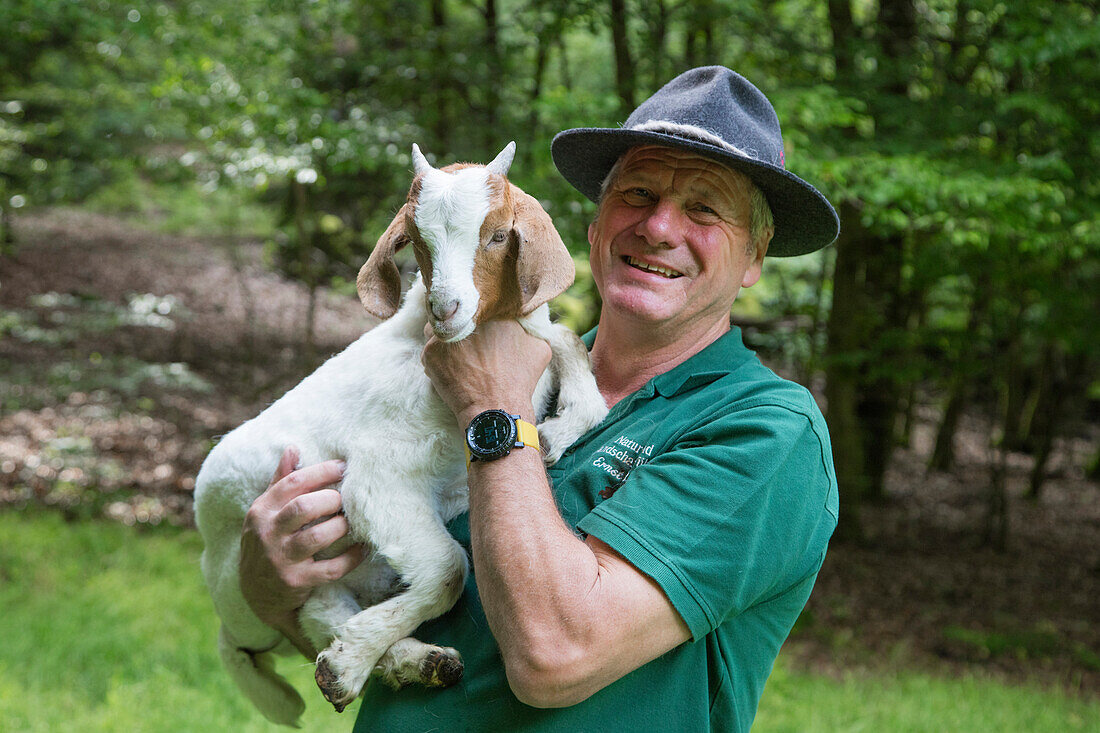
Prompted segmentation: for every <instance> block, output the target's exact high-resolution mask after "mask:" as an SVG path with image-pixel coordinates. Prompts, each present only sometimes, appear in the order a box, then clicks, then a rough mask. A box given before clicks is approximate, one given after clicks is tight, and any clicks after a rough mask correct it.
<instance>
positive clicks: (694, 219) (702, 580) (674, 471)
mask: <svg viewBox="0 0 1100 733" xmlns="http://www.w3.org/2000/svg"><path fill="white" fill-rule="evenodd" d="M552 152H553V156H554V161H555V164H556V165H557V166H558V168H559V170H560V171H561V172H562V174H563V175H564V176H565V177H566V179H567V180H569V181H570V183H572V184H573V185H574V186H575V187H577V188H578V190H580V191H581V192H582V193H584V194H585V195H586V196H588V197H589V198H592V199H593V200H598V203H599V209H598V212H597V216H596V219H595V221H593V223H592V224H591V225H590V226H589V229H588V238H589V242H590V244H591V253H590V260H591V265H592V274H593V277H594V279H595V281H596V284H597V286H598V287H599V290H600V293H601V296H602V299H603V305H602V309H601V312H600V321H599V326H598V328H597V329H596V330H595V331H594V332H593V333H590V334H588V335H587V336H586V337H585V340H586V342H587V343H588V344H589V346H590V349H591V356H592V365H593V370H594V372H595V376H596V381H597V384H598V385H599V387H600V391H601V393H602V394H603V396H604V398H605V400H606V402H607V404H608V406H609V407H610V408H611V412H610V414H609V415H608V417H607V418H606V419H605V420H604V422H603V423H602V424H601V425H599V426H598V427H596V428H594V429H593V430H592V431H590V432H589V434H587V435H585V436H582V437H581V438H580V440H578V441H577V443H576V444H574V445H573V446H572V447H571V448H570V449H569V450H568V451H567V452H566V454H565V455H564V456H563V458H562V459H561V460H560V461H559V462H558V463H557V464H556V465H555V466H553V467H552V468H551V469H550V470H549V471H546V470H544V469H543V466H542V463H541V461H540V458H539V455H538V454H537V452H536V451H532V450H519V449H517V450H513V451H511V453H509V454H507V455H505V456H504V457H502V458H500V459H498V460H492V461H474V462H473V463H472V464H471V465H470V469H469V487H470V511H469V513H468V515H463V516H462V517H459V518H458V519H456V520H455V521H454V522H453V523H452V525H451V527H450V529H451V531H452V532H453V533H454V535H455V536H456V537H457V538H458V539H459V540H460V541H461V542H463V543H464V544H466V545H467V546H468V547H470V548H471V551H472V559H473V571H472V572H471V575H470V579H469V582H468V584H467V587H466V592H465V593H464V595H463V597H462V599H460V601H459V603H458V604H457V605H456V606H455V608H454V609H452V610H451V611H450V612H449V613H447V614H445V615H444V616H442V617H440V618H439V619H436V620H434V621H432V622H429V623H427V624H425V625H424V626H423V627H422V628H421V629H420V630H419V631H418V632H417V636H418V637H419V638H422V639H424V640H426V641H431V642H434V643H439V644H443V645H447V646H454V647H456V648H458V649H459V650H460V651H461V652H462V654H463V657H464V659H465V662H466V675H465V677H464V679H463V680H462V682H461V683H460V684H459V685H458V686H456V687H454V688H451V689H448V690H424V689H419V688H416V689H412V688H410V689H405V690H401V691H398V692H392V691H390V690H387V689H380V686H378V685H373V686H371V687H369V688H368V689H367V691H366V693H365V699H364V702H363V704H362V707H361V711H360V716H359V720H358V721H357V724H356V729H357V730H410V731H419V730H428V729H437V730H514V729H522V730H540V731H542V730H555V731H571V730H585V731H628V730H642V729H653V730H691V731H695V730H722V731H725V730H747V729H748V728H749V726H750V725H751V722H752V719H753V717H754V715H755V712H756V706H757V702H758V700H759V697H760V693H761V691H762V689H763V686H764V682H765V681H766V679H767V677H768V674H769V673H770V671H771V667H772V664H773V663H774V660H775V658H776V655H777V654H778V651H779V647H780V645H781V644H782V642H783V640H784V639H785V638H786V636H787V634H788V633H789V631H790V628H791V626H792V625H793V624H794V621H795V619H796V618H797V616H798V614H799V612H800V611H801V609H802V608H803V606H804V605H805V602H806V599H807V598H808V597H809V593H810V590H811V588H812V587H813V582H814V580H815V579H816V577H817V572H818V570H819V568H820V566H821V562H822V560H823V559H824V554H825V548H826V544H827V542H828V538H829V537H830V535H831V534H832V531H833V529H834V527H835V526H836V516H837V492H836V482H835V477H834V475H833V469H832V459H831V449H830V445H829V439H828V434H827V432H826V429H825V425H824V421H823V420H822V418H821V415H820V413H819V411H818V410H817V407H816V406H815V405H814V403H813V400H812V398H811V397H810V395H809V393H808V392H807V391H806V390H805V389H803V388H801V387H799V386H797V385H794V384H792V383H790V382H786V381H784V380H781V379H779V378H778V377H776V376H775V375H774V374H773V373H772V372H771V371H770V370H768V369H767V368H765V367H764V366H763V365H761V364H760V362H759V361H758V360H757V359H756V357H755V356H754V355H753V354H752V353H751V352H749V351H748V350H747V349H745V347H744V346H743V345H742V343H741V339H740V334H739V333H738V332H737V331H736V330H731V329H730V324H729V312H730V307H731V305H732V304H733V301H734V299H735V298H736V296H737V293H738V291H739V289H740V288H741V287H749V286H751V285H753V284H754V283H755V282H756V281H757V280H758V279H759V277H760V274H761V267H762V263H763V258H764V256H765V254H766V253H767V254H772V255H780V256H782V255H795V254H802V253H805V252H810V251H813V250H816V249H818V248H820V247H822V246H824V245H826V244H828V243H829V242H831V241H832V240H833V239H834V238H835V237H836V234H837V231H838V222H837V219H836V214H835V212H834V211H833V209H832V207H831V206H830V205H829V203H828V202H827V201H826V200H825V199H824V198H823V197H822V196H821V195H820V194H819V193H818V192H817V191H816V190H815V189H813V188H812V187H811V186H810V185H809V184H807V183H805V182H804V181H802V180H801V179H799V178H797V177H796V176H794V175H792V174H790V173H788V172H786V170H784V168H783V165H784V161H783V148H782V139H781V136H780V131H779V123H778V120H777V119H776V117H775V113H774V111H773V110H772V107H771V104H770V103H769V102H768V100H767V99H766V98H765V97H764V95H763V94H761V93H760V92H759V90H757V89H756V88H755V87H753V86H752V85H751V84H750V83H749V82H747V81H746V80H745V79H743V78H742V77H740V76H738V75H737V74H735V73H734V72H732V71H730V70H728V69H725V68H722V67H706V68H700V69H693V70H691V71H688V72H686V73H684V74H682V75H680V76H679V77H677V78H676V79H674V80H673V81H671V82H670V83H669V84H667V85H666V86H665V87H663V88H662V89H661V90H659V91H658V92H657V93H656V94H654V95H653V96H652V97H651V98H650V99H648V100H647V101H646V102H644V103H643V104H642V105H641V106H640V107H639V108H638V109H637V110H635V112H634V113H633V114H632V115H631V117H630V118H629V119H628V120H627V122H626V125H625V126H624V127H623V128H615V129H598V128H585V129H577V130H568V131H565V132H563V133H561V134H560V135H558V136H557V137H556V138H555V140H554V144H553V148H552ZM548 359H549V350H548V348H547V346H546V344H544V343H543V342H541V341H539V340H537V339H534V338H531V337H529V336H528V335H527V334H525V333H524V332H523V330H522V329H521V328H520V327H519V326H518V325H517V324H515V323H510V322H508V323H505V322H500V323H491V324H486V325H483V326H482V327H481V328H479V329H478V331H477V332H476V333H475V334H473V335H472V336H471V337H469V338H467V339H466V340H464V341H461V342H459V343H455V344H445V343H441V342H439V341H437V340H436V339H432V340H431V341H430V342H429V343H428V345H427V347H426V348H425V350H424V355H423V361H424V365H425V369H426V370H427V373H428V375H429V376H430V377H431V379H432V382H433V384H434V385H435V388H436V390H437V391H438V392H439V394H440V396H441V397H442V398H443V400H444V401H445V402H446V403H447V404H448V405H449V406H450V408H451V409H452V410H453V411H454V413H455V415H456V417H457V419H458V422H459V424H460V425H468V424H470V422H471V421H473V420H474V419H475V418H476V417H477V416H478V415H479V414H481V413H482V412H484V411H486V410H490V409H499V410H504V411H506V412H507V413H510V414H512V415H520V416H521V417H522V419H524V420H527V421H533V417H534V415H533V410H532V406H531V394H532V392H533V390H534V386H535V382H536V381H537V379H538V376H539V374H541V372H542V370H543V368H544V367H545V365H546V364H547V362H548ZM292 465H293V461H292V460H291V459H288V458H285V459H284V461H283V465H282V466H281V467H280V471H279V472H278V474H277V476H276V479H277V480H276V481H275V482H273V484H272V488H271V489H269V490H268V492H267V493H265V494H264V495H263V496H261V497H260V499H258V500H257V502H256V505H254V507H253V511H252V512H250V515H249V519H248V520H247V522H246V527H245V536H244V540H243V548H244V553H243V554H244V559H243V560H242V565H243V567H242V573H241V577H242V582H248V583H250V587H246V588H245V593H246V597H248V598H249V600H250V603H252V604H253V605H254V606H255V607H256V611H257V613H258V615H260V617H261V618H264V619H265V620H267V621H268V622H269V623H271V624H272V625H276V626H277V627H279V628H283V629H287V630H288V633H291V634H293V633H294V629H293V623H294V622H293V609H295V608H296V607H297V605H300V603H301V600H302V598H303V597H304V594H306V593H308V587H309V586H310V585H313V584H316V583H317V582H320V581H322V580H324V579H326V578H327V577H331V576H332V575H334V574H337V573H340V572H343V571H346V568H349V567H352V566H353V565H354V563H355V562H356V561H357V556H356V555H355V554H354V552H353V553H349V554H348V555H345V556H343V557H341V558H338V559H336V560H329V561H324V562H323V563H317V562H314V561H312V560H311V559H310V556H311V555H312V553H313V552H314V551H316V550H317V549H321V548H322V547H324V546H327V544H328V543H329V542H331V541H332V540H334V539H335V538H336V536H338V535H340V534H342V531H341V529H342V528H343V527H346V525H342V524H341V523H340V522H339V521H336V520H330V522H329V524H330V529H329V530H326V532H325V533H321V535H322V536H318V535H305V534H303V531H302V530H300V527H302V525H303V524H304V523H305V522H308V521H311V520H312V519H314V518H319V517H322V516H325V515H326V514H328V513H331V512H332V511H333V510H334V507H335V506H336V505H338V497H334V496H333V493H334V492H332V491H331V490H321V491H315V489H320V488H321V487H322V486H324V485H326V484H327V483H330V482H332V481H335V480H336V479H337V478H338V475H339V474H338V470H337V469H336V467H335V466H333V465H331V464H321V465H320V466H316V467H310V468H306V469H302V470H301V471H297V472H294V474H293V476H292V478H291V479H283V478H282V477H283V476H284V475H286V474H288V473H289V472H290V467H291V466H292ZM295 497H297V498H295ZM344 531H346V529H344ZM288 578H289V579H290V580H291V582H290V583H287V582H286V581H285V580H284V579H288ZM288 586H296V587H288Z"/></svg>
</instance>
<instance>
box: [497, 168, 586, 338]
mask: <svg viewBox="0 0 1100 733" xmlns="http://www.w3.org/2000/svg"><path fill="white" fill-rule="evenodd" d="M512 195H513V201H514V202H515V204H514V206H515V222H514V224H513V228H514V229H515V232H516V238H517V240H518V241H519V253H518V257H517V259H516V281H517V285H518V290H519V297H520V312H521V313H522V314H523V315H525V316H526V315H530V313H531V312H532V311H534V310H535V309H536V308H538V307H539V306H540V305H542V304H543V303H546V302H548V301H549V300H550V299H552V298H555V297H557V296H558V295H560V294H561V293H563V292H565V289H566V288H568V287H569V286H570V285H572V284H573V278H574V277H575V275H576V271H575V269H574V266H573V258H572V257H570V256H569V250H568V249H566V247H565V243H564V242H562V241H561V236H560V235H559V234H558V230H557V229H555V228H554V222H553V221H551V219H550V215H549V214H547V213H546V210H545V209H543V208H542V206H541V205H540V204H539V202H538V201H537V200H536V199H535V198H534V197H533V196H530V195H528V194H527V193H524V192H523V191H521V190H520V189H518V188H515V187H513V188H512Z"/></svg>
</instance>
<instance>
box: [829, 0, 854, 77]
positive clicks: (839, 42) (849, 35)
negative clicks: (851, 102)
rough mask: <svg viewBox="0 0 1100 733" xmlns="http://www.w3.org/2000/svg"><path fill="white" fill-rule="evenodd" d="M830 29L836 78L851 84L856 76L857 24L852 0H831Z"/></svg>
mask: <svg viewBox="0 0 1100 733" xmlns="http://www.w3.org/2000/svg"><path fill="white" fill-rule="evenodd" d="M829 30H831V31H832V35H833V61H834V64H835V66H836V80H837V82H838V83H840V84H850V83H851V82H852V81H853V79H854V76H855V47H854V44H855V36H856V31H855V24H854V23H853V22H852V6H851V0H829Z"/></svg>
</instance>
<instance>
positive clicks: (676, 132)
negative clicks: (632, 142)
mask: <svg viewBox="0 0 1100 733" xmlns="http://www.w3.org/2000/svg"><path fill="white" fill-rule="evenodd" d="M630 129H631V130H637V131H638V132H659V133H662V134H665V135H672V136H673V137H685V138H688V139H689V140H695V141H696V142H700V143H707V144H709V145H716V146H718V147H720V148H725V149H726V150H728V151H730V152H731V153H734V154H735V155H741V156H744V157H746V158H751V157H753V156H751V155H749V154H748V153H746V152H745V151H744V150H742V149H741V148H739V147H737V146H736V145H730V144H729V143H728V142H726V141H725V140H723V139H722V138H720V137H718V136H717V135H715V134H714V133H713V132H711V131H710V130H705V129H703V128H702V127H696V126H695V125H685V124H682V123H679V122H665V121H664V120H649V121H647V122H643V123H641V124H639V125H631V126H630Z"/></svg>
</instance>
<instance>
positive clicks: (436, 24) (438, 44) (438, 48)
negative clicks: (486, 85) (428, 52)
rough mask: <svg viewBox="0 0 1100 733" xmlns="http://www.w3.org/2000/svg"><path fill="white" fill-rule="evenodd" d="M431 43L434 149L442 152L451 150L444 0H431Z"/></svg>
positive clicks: (450, 90) (448, 73)
mask: <svg viewBox="0 0 1100 733" xmlns="http://www.w3.org/2000/svg"><path fill="white" fill-rule="evenodd" d="M430 10H431V25H432V33H431V44H432V69H431V75H432V81H433V84H432V87H433V89H434V94H433V100H434V101H433V109H432V112H431V113H432V114H433V115H435V118H434V119H433V120H432V136H433V137H434V138H435V139H434V140H433V142H432V145H433V147H432V149H433V150H438V151H440V152H443V151H446V150H450V149H451V143H450V129H451V122H452V120H451V113H450V104H449V103H448V100H449V99H450V96H451V92H452V89H451V84H450V77H451V74H450V71H449V69H450V65H449V64H448V62H447V55H448V54H447V48H446V46H445V44H444V42H443V41H444V39H445V38H446V37H447V13H446V8H445V6H444V4H443V0H431V9H430Z"/></svg>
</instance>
